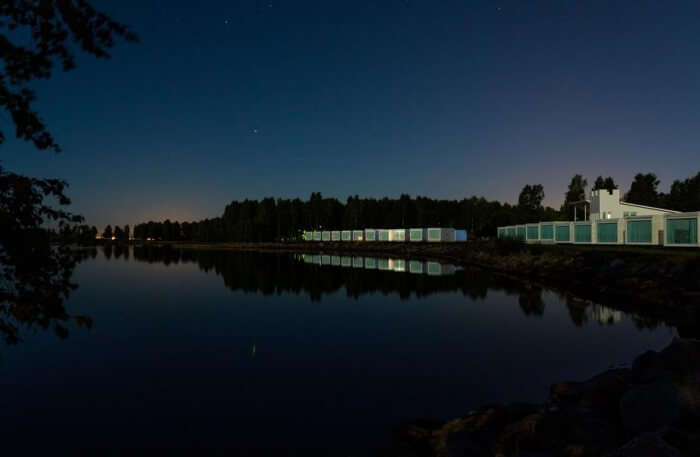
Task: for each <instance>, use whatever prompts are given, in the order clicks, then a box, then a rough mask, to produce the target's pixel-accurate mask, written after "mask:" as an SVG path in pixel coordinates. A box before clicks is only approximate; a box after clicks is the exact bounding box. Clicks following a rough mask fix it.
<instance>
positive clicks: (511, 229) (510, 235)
mask: <svg viewBox="0 0 700 457" xmlns="http://www.w3.org/2000/svg"><path fill="white" fill-rule="evenodd" d="M507 237H508V238H511V239H515V227H508V228H507Z"/></svg>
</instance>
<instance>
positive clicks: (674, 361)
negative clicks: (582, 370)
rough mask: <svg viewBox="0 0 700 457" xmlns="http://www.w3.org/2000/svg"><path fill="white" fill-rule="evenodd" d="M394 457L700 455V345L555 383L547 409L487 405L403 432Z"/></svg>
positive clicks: (675, 346)
mask: <svg viewBox="0 0 700 457" xmlns="http://www.w3.org/2000/svg"><path fill="white" fill-rule="evenodd" d="M396 439H397V443H398V444H397V445H396V449H395V450H394V451H393V452H392V453H391V455H393V456H407V457H422V456H435V457H457V456H460V457H461V456H476V457H478V456H484V457H485V456H516V455H517V456H532V457H535V456H542V457H544V456H553V457H560V456H561V457H588V456H608V457H642V456H649V457H651V456H678V457H684V456H687V457H691V456H698V455H700V341H698V340H692V339H677V340H674V341H673V342H672V343H671V344H670V345H669V346H668V347H666V348H665V349H664V350H662V351H660V352H654V351H649V352H647V353H645V354H642V355H641V356H639V357H638V358H637V359H636V360H635V361H634V363H633V364H632V365H631V367H629V368H618V369H613V370H609V371H606V372H604V373H602V374H600V375H598V376H595V377H593V378H591V379H589V380H587V381H584V382H560V383H556V384H553V385H552V387H551V391H550V396H549V399H548V401H547V402H546V403H545V404H542V405H526V404H513V405H501V404H494V405H487V406H484V407H482V408H480V409H478V410H476V411H473V412H470V413H469V414H467V415H466V416H464V417H461V418H458V419H454V420H451V421H449V422H446V423H442V424H439V423H426V422H415V423H409V424H404V425H402V426H401V427H400V428H399V429H398V431H397V438H396Z"/></svg>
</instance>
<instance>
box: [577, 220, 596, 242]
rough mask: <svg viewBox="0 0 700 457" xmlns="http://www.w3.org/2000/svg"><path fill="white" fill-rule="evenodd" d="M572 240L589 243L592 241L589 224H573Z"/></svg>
mask: <svg viewBox="0 0 700 457" xmlns="http://www.w3.org/2000/svg"><path fill="white" fill-rule="evenodd" d="M574 241H576V242H577V243H590V242H591V241H592V237H591V226H590V224H585V225H574Z"/></svg>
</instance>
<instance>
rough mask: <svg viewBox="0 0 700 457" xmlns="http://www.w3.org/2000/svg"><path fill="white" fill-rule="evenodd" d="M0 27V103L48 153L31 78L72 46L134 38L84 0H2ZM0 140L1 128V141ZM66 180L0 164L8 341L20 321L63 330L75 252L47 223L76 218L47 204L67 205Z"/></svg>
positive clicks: (104, 45) (0, 246)
mask: <svg viewBox="0 0 700 457" xmlns="http://www.w3.org/2000/svg"><path fill="white" fill-rule="evenodd" d="M0 32H2V33H0V68H1V69H2V71H0V107H2V108H3V109H4V110H5V111H6V112H7V113H9V115H10V117H11V119H12V123H13V124H14V127H15V136H16V137H17V138H19V139H21V140H24V141H30V142H32V143H33V144H34V146H35V147H37V148H38V149H42V150H43V149H52V150H54V151H59V150H60V147H59V145H58V144H57V143H56V141H55V140H54V137H53V136H52V135H51V133H50V132H49V131H48V129H47V127H46V125H45V124H44V123H43V122H42V120H41V118H40V117H39V114H38V113H37V112H36V111H35V109H34V107H33V102H34V100H35V94H34V91H33V90H32V89H31V88H30V87H29V84H30V83H31V82H32V81H34V80H37V79H46V78H49V77H50V76H51V75H52V71H53V68H54V65H55V64H57V63H58V64H60V65H61V68H62V70H63V71H69V70H71V69H73V68H74V67H75V58H74V54H73V48H74V47H75V46H78V47H79V48H80V49H81V50H82V51H83V52H85V53H87V54H91V55H93V56H95V57H98V58H107V57H109V53H108V52H107V50H108V49H109V48H111V47H112V46H113V45H114V43H115V39H116V38H118V37H122V38H124V39H126V40H128V41H134V40H135V39H136V36H135V35H134V34H133V33H132V32H131V31H129V29H128V28H127V27H126V26H125V25H122V24H120V23H118V22H115V21H113V20H112V19H110V18H109V17H107V16H106V15H104V14H103V13H101V12H99V11H96V10H95V9H93V8H92V7H91V6H90V4H89V3H88V2H86V1H84V0H75V1H73V0H56V1H41V2H28V1H25V0H9V1H8V0H5V1H3V2H0ZM27 36H29V37H30V38H31V39H30V40H26V39H25V38H26V37H27ZM5 139H6V137H5V133H4V132H3V131H0V145H2V144H3V143H4V142H5ZM3 152H4V151H3ZM66 186H67V184H66V183H65V182H64V181H60V180H57V179H37V178H30V177H26V176H21V175H18V174H15V173H10V172H6V171H5V170H3V169H2V168H0V271H1V272H2V277H1V278H0V336H2V337H3V338H4V339H5V341H6V342H8V343H16V342H17V341H18V339H19V333H18V332H19V326H20V325H32V324H38V325H39V326H41V327H42V328H49V327H53V328H54V330H55V332H56V333H57V334H58V335H59V336H62V337H65V336H66V335H67V330H66V329H65V327H63V326H62V325H61V324H60V322H62V321H66V320H68V319H69V318H70V316H69V315H68V313H67V312H66V311H65V309H64V308H63V300H64V299H65V298H66V297H67V296H68V293H69V292H70V290H72V289H73V288H75V287H76V286H75V285H74V284H72V283H71V282H70V277H71V274H72V271H73V267H74V266H75V262H76V260H77V257H76V254H75V253H74V252H71V251H69V250H68V249H67V247H66V245H65V243H58V245H56V244H52V243H51V238H50V236H49V231H48V228H47V226H46V224H47V223H49V224H52V225H54V226H58V227H59V228H60V229H63V228H65V227H67V226H70V225H72V224H77V223H79V222H80V221H81V220H82V217H81V216H77V215H73V214H71V213H69V212H67V211H65V210H62V209H55V208H53V207H52V206H51V205H50V204H49V203H47V202H46V199H49V201H51V200H53V201H55V202H57V203H58V205H59V207H65V206H67V205H69V204H70V200H69V199H68V197H67V196H66V195H65V193H64V191H65V188H66ZM76 319H77V320H78V323H79V324H86V325H89V324H90V322H89V319H86V318H83V317H77V316H76Z"/></svg>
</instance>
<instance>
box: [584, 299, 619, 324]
mask: <svg viewBox="0 0 700 457" xmlns="http://www.w3.org/2000/svg"><path fill="white" fill-rule="evenodd" d="M588 313H589V315H590V316H591V319H593V320H595V321H596V322H600V323H601V324H616V323H618V322H620V320H622V312H620V311H617V310H615V309H612V308H608V307H607V306H603V305H599V304H597V303H594V304H592V305H591V306H590V307H589V308H588Z"/></svg>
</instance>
